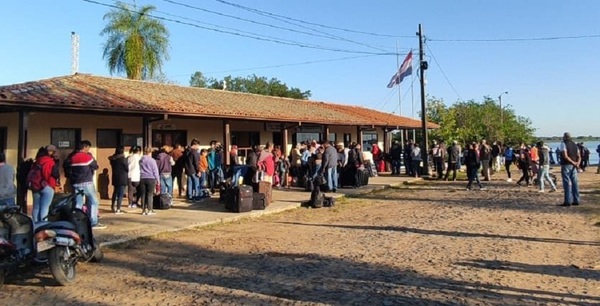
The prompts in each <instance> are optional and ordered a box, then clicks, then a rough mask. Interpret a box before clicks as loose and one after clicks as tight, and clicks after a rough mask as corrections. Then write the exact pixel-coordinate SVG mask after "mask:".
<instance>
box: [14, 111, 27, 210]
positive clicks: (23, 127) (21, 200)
mask: <svg viewBox="0 0 600 306" xmlns="http://www.w3.org/2000/svg"><path fill="white" fill-rule="evenodd" d="M28 128H29V113H28V112H25V111H19V137H18V140H17V165H16V166H17V172H20V171H23V169H21V164H22V163H23V162H24V161H25V159H27V129H28ZM19 170H20V171H19ZM17 205H19V207H21V212H23V213H24V214H27V186H25V184H24V182H22V181H21V180H17Z"/></svg>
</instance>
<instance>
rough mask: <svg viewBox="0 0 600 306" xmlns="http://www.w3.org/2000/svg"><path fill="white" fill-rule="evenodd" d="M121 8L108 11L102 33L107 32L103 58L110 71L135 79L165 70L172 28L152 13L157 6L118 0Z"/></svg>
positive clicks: (102, 34) (150, 76) (146, 77)
mask: <svg viewBox="0 0 600 306" xmlns="http://www.w3.org/2000/svg"><path fill="white" fill-rule="evenodd" d="M115 5H116V6H117V7H118V8H116V9H113V10H111V11H109V12H108V13H106V14H105V15H104V20H107V21H108V24H107V25H106V26H105V27H104V29H103V30H102V32H100V35H101V36H107V40H106V43H105V44H104V53H103V55H102V58H103V59H106V60H107V65H108V68H109V70H110V73H111V74H113V73H115V72H117V73H123V72H124V73H125V74H126V75H127V78H129V79H134V80H145V79H152V78H154V77H155V76H156V74H157V72H160V71H161V67H162V64H163V60H168V59H169V54H168V47H169V31H168V30H167V28H166V27H165V26H164V25H163V24H162V22H161V21H159V20H157V19H154V18H152V17H150V14H151V13H152V11H154V10H155V9H156V7H154V6H152V5H145V6H142V7H141V8H140V9H139V10H137V9H136V8H131V7H130V6H129V5H128V4H125V3H123V2H120V1H117V2H116V4H115Z"/></svg>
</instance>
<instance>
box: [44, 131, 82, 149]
mask: <svg viewBox="0 0 600 306" xmlns="http://www.w3.org/2000/svg"><path fill="white" fill-rule="evenodd" d="M79 141H81V129H62V128H57V129H51V130H50V142H51V143H52V144H53V145H55V146H56V147H57V148H59V149H75V147H76V146H77V143H78V142H79Z"/></svg>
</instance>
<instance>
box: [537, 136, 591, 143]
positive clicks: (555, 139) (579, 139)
mask: <svg viewBox="0 0 600 306" xmlns="http://www.w3.org/2000/svg"><path fill="white" fill-rule="evenodd" d="M536 139H538V140H543V141H546V142H561V141H562V137H554V136H553V137H536ZM573 141H575V142H586V141H600V137H583V136H578V137H573Z"/></svg>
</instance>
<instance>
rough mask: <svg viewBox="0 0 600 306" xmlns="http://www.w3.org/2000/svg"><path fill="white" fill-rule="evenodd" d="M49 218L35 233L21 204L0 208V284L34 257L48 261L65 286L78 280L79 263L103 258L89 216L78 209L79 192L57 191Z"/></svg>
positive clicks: (38, 226)
mask: <svg viewBox="0 0 600 306" xmlns="http://www.w3.org/2000/svg"><path fill="white" fill-rule="evenodd" d="M47 219H48V221H44V222H41V223H38V224H36V228H35V235H34V225H33V221H32V219H31V218H30V217H29V216H27V215H26V214H23V213H21V211H20V207H18V206H1V207H0V285H2V284H3V283H4V279H5V276H6V274H8V273H10V272H12V271H14V270H16V269H17V268H19V267H23V266H26V265H27V264H29V263H31V262H32V261H34V260H35V261H36V262H45V261H47V262H48V265H49V266H50V271H51V272H52V276H53V277H54V279H55V280H56V281H57V282H58V283H59V284H61V285H63V286H65V285H69V284H71V283H73V282H74V281H75V277H76V270H75V266H76V264H77V263H78V262H80V261H83V262H87V261H90V260H94V261H100V260H102V258H103V257H104V256H103V253H102V251H101V250H100V246H99V245H98V244H97V243H96V240H95V239H94V236H93V232H92V226H91V222H90V218H89V217H88V216H87V214H85V213H84V212H83V211H82V210H81V209H78V208H76V194H56V195H55V197H54V199H53V200H52V204H51V205H50V209H49V214H48V217H47ZM34 239H35V240H34Z"/></svg>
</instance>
